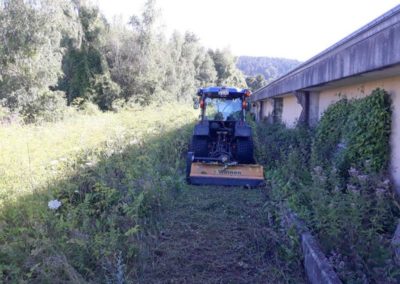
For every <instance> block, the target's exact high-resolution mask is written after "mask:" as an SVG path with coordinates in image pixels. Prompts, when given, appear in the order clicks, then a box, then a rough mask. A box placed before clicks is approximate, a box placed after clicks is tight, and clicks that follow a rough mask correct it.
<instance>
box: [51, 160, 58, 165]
mask: <svg viewBox="0 0 400 284" xmlns="http://www.w3.org/2000/svg"><path fill="white" fill-rule="evenodd" d="M57 164H58V161H57V160H53V161H51V162H50V165H52V166H57Z"/></svg>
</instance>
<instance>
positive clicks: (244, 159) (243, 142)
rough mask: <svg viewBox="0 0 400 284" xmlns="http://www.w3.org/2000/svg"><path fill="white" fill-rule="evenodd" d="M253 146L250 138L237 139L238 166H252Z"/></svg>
mask: <svg viewBox="0 0 400 284" xmlns="http://www.w3.org/2000/svg"><path fill="white" fill-rule="evenodd" d="M253 151H254V144H253V140H252V139H251V138H238V139H237V141H236V158H237V160H238V162H239V163H240V164H254V157H253Z"/></svg>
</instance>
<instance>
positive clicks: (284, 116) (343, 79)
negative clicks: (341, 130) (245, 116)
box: [253, 5, 400, 193]
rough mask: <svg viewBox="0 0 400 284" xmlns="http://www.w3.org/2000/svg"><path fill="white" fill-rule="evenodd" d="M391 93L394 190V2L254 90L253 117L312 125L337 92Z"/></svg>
mask: <svg viewBox="0 0 400 284" xmlns="http://www.w3.org/2000/svg"><path fill="white" fill-rule="evenodd" d="M378 87H379V88H383V89H385V90H386V91H387V92H388V93H389V94H390V95H391V97H392V102H393V118H392V121H393V122H392V135H391V151H392V156H391V173H392V176H393V180H394V182H395V185H396V188H397V191H398V192H399V193H400V5H399V6H397V7H395V8H393V9H392V10H390V11H388V12H387V13H385V14H384V15H382V16H381V17H379V18H377V19H376V20H374V21H372V22H371V23H369V24H368V25H366V26H364V27H362V28H361V29H359V30H357V31H355V32H354V33H352V34H350V35H349V36H348V37H346V38H344V39H343V40H341V41H339V42H338V43H336V44H334V45H333V46H331V47H330V48H328V49H327V50H325V51H323V52H321V53H320V54H318V55H316V56H314V57H312V58H311V59H310V60H308V61H306V62H305V63H303V64H301V65H300V66H298V67H297V68H295V69H294V70H292V71H291V72H289V73H288V74H286V75H284V76H282V77H281V78H279V79H278V80H276V81H274V82H272V83H270V84H269V85H267V86H265V87H264V88H261V89H259V90H257V91H255V92H254V95H253V102H254V105H255V107H254V108H253V112H254V114H255V116H256V118H257V119H259V120H261V119H270V120H280V121H282V122H284V123H285V124H286V125H287V126H288V127H293V126H294V125H296V123H297V122H298V121H303V122H306V123H308V124H309V125H315V124H316V123H317V122H318V120H319V118H320V117H321V115H322V114H323V112H324V111H325V110H326V109H327V107H328V106H329V105H330V104H332V103H334V102H336V101H338V100H339V99H340V96H346V97H347V98H349V99H350V98H361V97H364V96H367V95H369V94H371V91H372V90H374V89H376V88H378Z"/></svg>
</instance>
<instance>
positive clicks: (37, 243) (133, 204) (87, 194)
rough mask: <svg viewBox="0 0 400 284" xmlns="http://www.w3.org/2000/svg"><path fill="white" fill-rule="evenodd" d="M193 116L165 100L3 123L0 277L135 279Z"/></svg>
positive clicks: (178, 177) (178, 175) (172, 186)
mask: <svg viewBox="0 0 400 284" xmlns="http://www.w3.org/2000/svg"><path fill="white" fill-rule="evenodd" d="M194 119H195V112H194V111H193V110H191V109H190V108H189V107H186V106H177V105H166V106H163V107H161V108H158V107H148V108H146V109H133V110H129V111H128V110H126V111H122V112H120V113H117V114H113V113H104V114H99V115H96V116H77V117H74V118H71V119H68V120H66V121H63V122H58V123H55V124H43V125H40V126H38V125H37V126H8V127H3V128H1V129H0V177H1V179H0V194H1V205H0V282H1V281H4V282H51V281H52V280H54V279H59V281H60V282H62V281H70V282H81V281H84V280H90V281H94V282H96V283H98V282H112V283H114V282H116V283H117V282H120V281H122V280H124V279H125V280H126V281H133V280H134V279H136V274H137V273H138V271H137V269H138V265H137V262H138V261H139V258H140V249H141V247H140V246H141V243H140V239H141V236H142V235H143V234H146V228H150V227H151V226H150V225H149V224H150V223H151V222H152V220H153V219H154V218H152V216H153V215H155V214H160V213H161V212H162V210H163V209H162V208H163V206H162V204H163V203H164V202H165V201H166V198H167V197H168V194H169V193H170V192H173V191H174V190H179V188H181V187H182V186H183V184H184V182H183V176H184V175H183V173H182V172H181V171H183V168H184V167H182V161H183V160H184V159H182V155H183V152H184V151H185V150H186V148H187V142H188V140H189V136H190V133H191V129H192V123H193V121H194ZM53 199H57V200H58V201H60V202H61V207H60V208H58V209H56V210H52V209H50V208H49V207H48V202H49V201H50V200H53Z"/></svg>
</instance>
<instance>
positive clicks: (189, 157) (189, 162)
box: [186, 152, 194, 184]
mask: <svg viewBox="0 0 400 284" xmlns="http://www.w3.org/2000/svg"><path fill="white" fill-rule="evenodd" d="M193 157H194V155H193V152H188V154H187V157H186V181H187V182H188V183H189V184H190V171H191V169H192V162H193Z"/></svg>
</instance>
